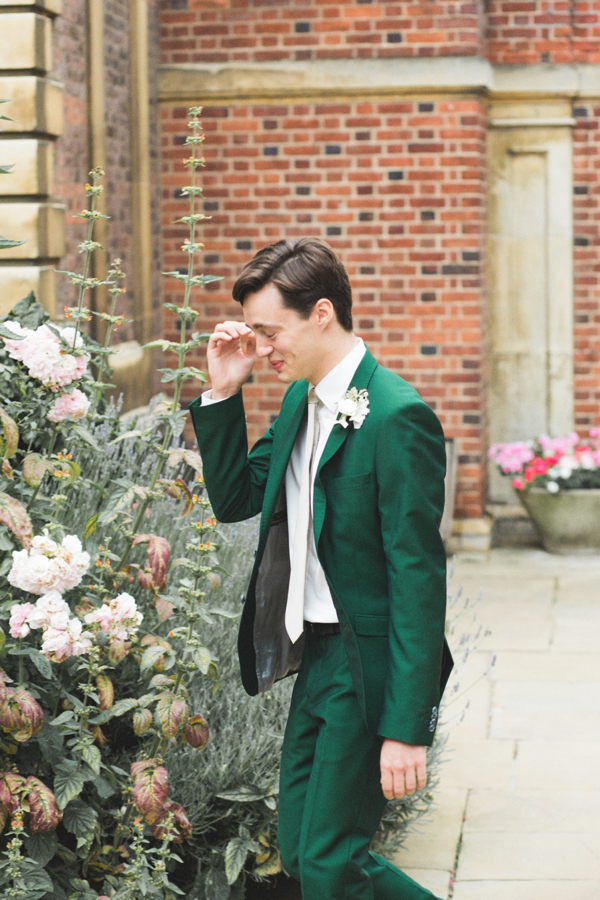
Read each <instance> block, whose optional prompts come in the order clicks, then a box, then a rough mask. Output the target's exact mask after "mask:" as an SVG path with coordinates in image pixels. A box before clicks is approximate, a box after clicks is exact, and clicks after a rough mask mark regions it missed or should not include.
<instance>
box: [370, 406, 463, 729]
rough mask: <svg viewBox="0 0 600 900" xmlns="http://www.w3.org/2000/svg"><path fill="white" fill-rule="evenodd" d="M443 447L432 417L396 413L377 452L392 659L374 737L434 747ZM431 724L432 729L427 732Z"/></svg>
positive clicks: (405, 410)
mask: <svg viewBox="0 0 600 900" xmlns="http://www.w3.org/2000/svg"><path fill="white" fill-rule="evenodd" d="M445 468H446V456H445V443H444V435H443V432H442V428H441V425H440V423H439V421H438V419H437V417H436V415H435V413H433V411H432V410H431V409H430V408H429V407H428V406H427V405H426V404H425V403H423V402H421V401H417V402H414V403H411V404H409V405H408V406H404V407H402V408H400V409H399V410H397V411H396V412H395V413H394V415H393V417H392V420H391V421H386V423H385V429H381V430H380V434H379V438H378V440H377V444H376V471H377V479H378V489H379V494H378V497H379V500H378V503H379V514H380V520H381V530H382V539H383V547H384V553H385V559H386V566H387V574H388V585H389V601H390V627H389V655H388V671H387V675H386V684H385V694H384V704H383V711H382V715H381V719H380V723H379V728H378V733H379V734H380V735H381V736H382V737H387V738H392V739H394V740H399V741H404V742H406V743H409V744H418V745H428V744H431V743H432V740H433V732H434V731H435V719H436V718H437V710H438V707H439V702H440V693H441V688H440V677H441V670H442V659H443V652H444V642H445V641H444V629H445V614H446V555H445V550H444V546H443V543H442V539H441V537H440V533H439V525H440V521H441V518H442V512H443V508H444V474H445ZM432 722H433V727H432Z"/></svg>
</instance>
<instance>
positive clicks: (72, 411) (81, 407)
mask: <svg viewBox="0 0 600 900" xmlns="http://www.w3.org/2000/svg"><path fill="white" fill-rule="evenodd" d="M89 408H90V401H89V400H88V398H87V397H86V395H85V394H84V393H83V391H80V390H79V388H75V390H74V391H72V392H71V393H70V394H60V395H59V396H58V397H57V398H56V400H55V401H54V404H53V406H52V408H51V409H50V412H49V413H48V418H49V419H50V421H51V422H63V421H64V420H65V419H69V418H71V419H83V418H84V416H85V415H86V414H87V411H88V409H89Z"/></svg>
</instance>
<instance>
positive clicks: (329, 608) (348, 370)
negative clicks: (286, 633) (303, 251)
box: [202, 338, 367, 622]
mask: <svg viewBox="0 0 600 900" xmlns="http://www.w3.org/2000/svg"><path fill="white" fill-rule="evenodd" d="M366 349H367V348H366V347H365V344H364V341H362V340H361V339H360V338H358V339H357V343H356V346H355V347H354V348H353V349H352V350H351V351H350V353H348V354H347V356H345V357H344V359H343V360H342V361H341V362H339V363H338V364H337V365H336V366H335V367H334V368H333V369H332V370H331V371H330V372H328V373H327V375H326V376H325V377H324V378H322V379H321V381H320V382H319V383H318V384H317V385H315V392H316V394H317V397H318V398H319V400H320V401H321V402H320V403H319V405H318V407H317V409H318V416H319V439H318V441H317V446H316V448H315V452H314V455H313V463H312V467H311V506H312V498H313V494H314V489H313V486H314V479H315V473H316V471H317V468H318V463H319V460H320V458H321V455H322V453H323V450H324V449H325V444H326V443H327V439H328V438H329V435H330V434H331V431H332V429H333V426H334V424H335V420H336V418H337V407H338V403H339V402H340V400H341V399H342V397H343V396H344V394H345V393H346V391H347V390H348V387H349V385H350V382H351V381H352V379H353V377H354V373H355V372H356V370H357V368H358V366H359V364H360V361H361V360H362V358H363V356H364V355H365V352H366ZM218 402H220V401H218V400H213V399H212V391H206V393H204V394H202V403H203V404H204V403H206V404H207V405H208V404H209V403H218ZM339 427H340V428H341V427H342V426H341V425H340V426H339ZM305 444H306V423H305V424H304V425H303V426H302V427H301V428H300V430H299V432H298V434H297V436H296V440H295V441H294V446H293V447H292V452H291V455H290V459H289V462H288V466H287V469H286V472H285V494H286V504H287V519H288V530H289V548H290V558H291V554H292V548H293V546H294V533H295V528H296V519H297V518H298V500H299V498H300V474H301V472H302V460H303V458H304V447H305ZM306 565H307V568H306V593H305V598H304V618H305V619H306V620H307V621H308V622H337V621H338V616H337V612H336V609H335V606H334V604H333V600H332V598H331V592H330V590H329V587H328V585H327V580H326V578H325V573H324V572H323V569H322V567H321V564H320V562H319V560H318V557H317V548H316V546H315V535H314V529H313V528H311V530H310V538H309V546H308V556H307V564H306Z"/></svg>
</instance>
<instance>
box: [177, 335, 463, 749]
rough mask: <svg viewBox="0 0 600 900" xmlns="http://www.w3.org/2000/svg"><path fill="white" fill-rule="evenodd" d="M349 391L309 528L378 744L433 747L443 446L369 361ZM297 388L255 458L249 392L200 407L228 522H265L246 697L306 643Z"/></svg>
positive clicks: (254, 587)
mask: <svg viewBox="0 0 600 900" xmlns="http://www.w3.org/2000/svg"><path fill="white" fill-rule="evenodd" d="M351 386H355V387H357V388H358V389H359V390H360V389H362V388H366V389H367V390H368V394H369V414H368V415H367V417H366V418H365V420H364V422H363V424H362V426H361V427H360V428H359V429H357V428H355V427H354V426H353V425H352V423H350V424H349V425H348V427H347V428H343V427H342V426H341V425H338V424H336V425H334V428H333V431H332V432H331V435H330V437H329V439H328V441H327V444H326V446H325V449H324V451H323V454H322V456H321V459H320V461H319V466H318V470H317V474H316V478H315V488H314V517H313V518H314V531H315V544H316V547H317V554H318V557H319V560H320V563H321V565H322V567H323V570H324V572H325V575H326V578H327V582H328V584H329V587H330V590H331V594H332V597H333V601H334V603H335V606H336V609H337V612H338V616H339V620H340V625H341V631H342V637H343V640H344V646H345V649H346V654H347V657H348V662H349V665H350V670H351V672H352V677H353V681H354V685H355V688H356V692H357V695H358V698H359V702H360V704H361V707H362V709H363V712H364V716H365V719H366V722H367V725H368V727H369V728H370V730H371V731H372V732H373V733H376V734H379V735H381V736H382V737H387V738H392V739H395V740H399V741H405V742H406V743H412V744H421V745H427V744H431V742H432V740H433V734H434V731H435V726H436V723H437V718H438V709H439V704H440V699H441V694H442V691H443V689H444V686H445V684H446V681H447V679H448V676H449V674H450V670H451V668H452V658H451V656H450V652H449V650H448V646H447V644H446V641H445V637H444V627H445V609H446V556H445V552H444V547H443V544H442V540H441V538H440V534H439V523H440V521H441V516H442V511H443V504H444V474H445V445H444V436H443V432H442V428H441V426H440V423H439V421H438V419H437V417H436V416H435V414H434V413H433V411H432V410H431V409H430V407H429V406H427V404H426V403H424V402H423V400H422V399H421V398H420V397H419V395H418V394H417V392H416V391H415V390H414V389H413V388H412V387H410V386H409V385H408V384H407V383H406V382H405V381H404V380H403V379H402V378H400V377H399V376H397V375H395V374H393V373H391V372H389V371H388V370H387V369H384V368H383V367H381V366H380V365H378V363H377V362H376V361H375V359H374V358H373V356H372V355H371V354H370V353H369V352H368V351H367V352H366V354H365V356H364V357H363V359H362V361H361V363H360V365H359V367H358V369H357V370H356V373H355V376H354V378H353V380H352V383H351ZM307 390H308V385H307V382H306V381H300V382H296V383H294V384H292V385H291V386H290V388H289V389H288V391H287V393H286V395H285V397H284V400H283V403H282V407H281V412H280V415H279V417H278V419H277V420H276V422H275V423H274V424H273V425H272V426H271V428H269V430H268V431H267V433H266V434H265V435H264V436H263V437H262V438H261V439H260V440H259V441H257V443H256V444H255V445H254V446H253V448H252V450H251V451H250V452H249V453H248V444H247V436H246V423H245V417H244V408H243V403H242V399H241V391H240V392H239V393H238V394H236V395H235V396H233V397H230V398H229V399H227V400H224V401H222V402H220V403H217V404H210V405H207V406H202V402H201V397H200V398H198V399H197V400H195V401H194V402H193V403H192V404H191V414H192V419H193V423H194V427H195V430H196V435H197V438H198V444H199V448H200V453H201V455H202V459H203V463H204V479H205V482H206V487H207V490H208V495H209V498H210V501H211V504H212V507H213V510H214V512H215V515H216V517H217V518H218V519H219V520H220V521H222V522H234V521H240V520H241V519H246V518H249V517H251V516H254V515H256V514H257V513H259V512H262V516H261V523H260V536H259V543H258V549H257V551H256V559H255V563H254V568H253V572H252V576H251V579H250V585H249V588H248V593H247V597H246V602H245V604H244V610H243V614H242V620H241V625H240V633H239V642H238V647H239V655H240V665H241V673H242V680H243V683H244V686H245V688H246V690H247V691H248V693H250V694H256V693H257V692H258V691H265V690H268V689H269V688H270V687H271V685H272V684H273V682H274V681H276V680H278V679H280V678H283V677H284V676H286V675H288V674H291V673H292V672H295V671H297V669H298V668H299V665H300V661H301V657H302V645H303V638H300V640H299V641H297V642H296V644H294V645H292V644H291V643H290V641H289V639H288V636H287V633H286V631H285V625H284V614H285V604H286V599H287V587H288V582H289V572H290V565H289V549H288V530H287V517H286V511H285V471H286V467H287V464H288V460H289V457H290V453H291V451H292V447H293V445H294V441H295V439H296V435H297V433H298V429H299V427H300V425H301V423H302V420H303V417H304V416H305V415H306V408H307Z"/></svg>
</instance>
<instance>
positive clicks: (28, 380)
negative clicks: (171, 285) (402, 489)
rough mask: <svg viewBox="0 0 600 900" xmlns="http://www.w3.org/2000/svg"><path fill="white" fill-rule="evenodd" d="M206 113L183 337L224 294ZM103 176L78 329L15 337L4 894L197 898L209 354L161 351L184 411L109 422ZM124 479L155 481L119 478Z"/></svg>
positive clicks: (1, 792)
mask: <svg viewBox="0 0 600 900" xmlns="http://www.w3.org/2000/svg"><path fill="white" fill-rule="evenodd" d="M199 112H200V111H199V110H197V109H196V110H192V117H191V121H190V123H189V125H190V130H191V134H190V136H189V137H188V144H189V145H190V148H191V155H190V158H189V159H188V160H187V161H186V165H187V166H188V168H189V169H190V171H191V182H192V183H191V185H190V186H189V187H188V188H187V189H186V191H185V192H186V194H187V196H188V197H189V198H190V214H189V216H187V217H185V221H186V222H187V224H188V225H189V227H190V239H189V240H188V241H186V242H185V244H184V248H183V249H184V252H185V253H186V254H187V255H188V258H189V268H188V272H187V274H186V275H185V276H182V275H180V273H175V276H176V277H178V278H180V280H183V281H184V282H185V288H186V290H185V298H184V302H183V305H182V306H181V307H180V308H175V309H174V310H173V311H174V312H175V313H176V314H177V315H178V316H179V317H180V319H181V320H182V321H183V322H187V321H189V320H191V319H192V318H193V317H194V316H195V313H194V312H193V311H192V310H191V306H190V295H191V291H192V289H193V288H195V287H197V286H202V285H203V284H206V283H207V282H208V281H211V280H213V277H212V276H194V274H193V256H194V253H196V252H197V250H198V249H199V246H200V245H199V244H197V242H196V241H195V236H194V231H195V228H196V225H197V223H198V221H199V220H200V219H201V218H203V216H201V215H198V214H196V213H195V204H196V203H197V198H198V197H200V196H201V189H200V188H199V187H198V186H197V184H196V178H197V169H198V168H199V167H200V166H202V165H203V160H202V159H201V157H200V156H199V154H198V149H199V147H200V145H201V143H202V141H203V136H202V135H201V133H200V129H201V125H200V122H199ZM90 174H91V183H90V184H88V185H86V193H87V196H88V198H89V206H88V208H87V209H84V210H83V211H82V213H81V217H82V218H83V219H84V220H85V221H86V223H87V234H86V238H85V240H84V241H83V242H82V243H81V244H80V251H81V253H82V254H83V258H84V266H83V275H78V274H77V273H67V274H68V275H69V277H70V279H71V281H72V282H73V283H74V284H76V285H77V286H78V287H79V298H78V303H77V305H76V306H75V307H72V308H70V309H67V310H66V314H67V317H68V318H69V319H70V323H69V324H68V326H67V327H64V326H58V325H54V324H52V323H50V322H49V321H48V319H47V317H46V315H45V313H44V312H43V310H42V309H41V307H40V306H39V305H38V304H36V303H35V301H34V299H33V298H32V297H29V298H26V299H25V300H24V301H22V302H21V303H20V304H18V305H17V307H15V309H13V311H12V312H11V314H10V315H9V316H8V317H4V319H3V321H2V323H1V324H0V338H1V339H2V348H3V349H2V354H1V359H0V381H1V382H2V387H3V391H2V401H1V403H0V462H1V476H0V478H1V481H0V626H1V630H0V826H2V827H3V828H4V831H5V834H4V835H3V836H2V838H1V839H0V840H1V842H3V844H4V848H5V849H4V855H3V856H2V857H0V891H1V893H2V896H7V897H10V896H12V897H22V898H27V900H34V898H36V897H39V898H42V897H53V898H57V900H61V898H67V897H68V898H71V897H73V898H81V900H87V898H93V900H96V898H97V896H98V893H99V892H102V894H103V895H108V894H110V895H111V896H114V897H117V898H134V897H138V896H160V897H163V898H167V897H174V896H176V895H177V894H181V893H182V891H181V889H180V888H178V887H177V885H176V884H175V882H174V881H173V880H172V872H173V870H174V869H176V867H177V865H178V862H180V861H181V857H179V855H178V854H176V853H174V850H173V848H174V845H175V844H177V845H181V844H182V843H183V842H184V841H185V840H187V839H188V838H189V837H190V834H191V824H190V822H189V819H188V817H187V815H186V812H185V810H184V808H183V806H182V805H181V804H180V803H179V800H178V797H177V794H176V792H175V791H174V790H173V787H172V785H171V782H170V775H169V770H168V768H167V766H166V765H165V759H166V756H167V754H168V752H169V753H170V754H171V755H172V754H173V752H174V749H175V748H176V747H181V746H185V747H186V748H188V749H189V751H190V752H193V753H194V754H197V753H198V752H199V750H200V749H201V748H202V747H204V746H205V744H206V742H207V740H208V737H209V731H208V725H207V723H206V720H205V718H204V715H203V711H202V710H201V709H199V708H198V707H196V706H195V702H196V700H195V697H194V696H193V694H192V691H193V690H194V687H195V684H196V683H197V682H198V681H201V680H207V681H208V682H209V683H210V684H211V686H212V687H214V686H216V684H217V681H218V677H219V676H218V669H217V665H216V662H215V659H214V654H213V652H212V650H211V649H209V648H208V647H207V646H206V642H205V637H204V634H203V629H204V626H205V625H206V624H210V623H212V622H214V619H215V616H217V615H221V614H223V613H221V612H220V611H218V610H213V609H212V608H211V607H210V604H207V603H206V602H205V598H206V596H207V595H210V593H211V592H212V590H213V586H214V584H215V583H216V581H217V580H218V579H219V578H220V575H221V574H222V573H223V570H222V568H221V567H220V565H219V563H218V560H217V556H216V554H217V552H218V549H219V540H220V538H219V532H218V530H217V528H216V522H215V520H214V518H213V517H212V516H211V512H210V507H209V503H208V500H207V499H206V497H205V494H204V485H203V481H202V476H201V461H200V458H199V457H198V455H197V454H196V453H194V452H193V451H191V450H189V449H187V448H186V447H185V446H183V444H182V442H181V434H182V431H183V425H184V419H185V413H184V412H183V411H182V410H181V409H180V408H179V396H180V393H181V386H182V384H183V382H184V381H185V380H186V379H188V378H200V379H202V377H203V376H202V373H201V372H199V371H198V370H196V369H192V368H191V367H186V366H185V356H186V353H187V351H188V350H190V349H191V348H192V347H196V346H198V344H200V343H201V341H202V340H203V336H202V335H198V334H195V335H192V337H191V338H188V337H186V330H185V328H184V327H183V328H182V329H181V340H180V342H179V343H176V342H172V343H171V342H169V343H168V344H167V345H166V346H165V347H164V349H165V350H167V351H169V352H171V353H175V355H176V367H175V368H173V369H171V368H168V369H167V368H166V369H163V370H162V371H163V381H165V382H170V383H171V384H172V385H173V398H172V400H171V401H169V402H165V403H163V404H161V405H159V406H157V407H156V408H155V409H154V410H153V412H152V414H151V415H150V417H149V418H148V419H147V420H146V421H144V422H142V423H137V424H136V423H134V424H131V423H129V424H128V423H126V422H125V423H124V422H123V420H121V419H120V418H119V415H118V410H117V409H116V408H115V406H114V405H111V404H106V402H105V400H104V397H103V394H104V391H105V390H106V388H107V387H108V386H109V382H108V377H109V375H110V371H109V369H108V362H107V358H108V355H109V353H110V347H109V344H110V339H111V332H112V331H113V329H114V328H115V327H117V326H118V324H119V323H120V321H122V318H121V317H120V316H119V315H118V314H117V312H116V304H117V302H118V298H119V296H120V294H121V292H122V288H121V286H120V281H121V279H122V277H123V273H122V272H121V270H120V267H119V262H118V261H115V263H114V264H113V265H112V266H111V268H110V270H109V275H108V279H107V282H106V284H107V286H108V291H109V294H110V295H111V297H112V304H111V309H110V312H108V313H98V312H95V311H93V310H91V309H89V308H87V307H86V306H85V305H84V300H85V299H86V295H87V294H88V293H89V291H91V290H93V289H94V288H95V287H96V286H97V285H98V283H99V282H98V281H97V280H95V279H93V278H90V277H88V274H87V273H88V271H89V264H90V258H91V254H92V253H94V252H99V250H100V249H101V248H100V246H99V245H98V244H97V243H96V242H95V241H94V240H93V228H94V223H95V222H96V221H97V220H98V219H99V218H100V213H98V212H97V211H96V209H95V206H96V201H97V198H98V196H99V194H100V192H101V190H102V187H101V185H100V184H99V179H100V177H101V175H102V172H101V171H100V170H94V171H92V173H90ZM92 315H97V316H99V317H100V319H101V320H103V322H104V324H105V326H106V329H105V333H106V338H105V342H104V345H103V346H99V345H98V344H96V343H94V342H92V341H90V340H89V338H87V337H86V336H85V335H84V334H83V332H82V324H83V323H84V322H85V321H87V320H88V319H89V318H90V317H91V316H92ZM4 388H5V389H4ZM125 461H131V462H136V461H138V462H139V463H140V464H139V465H138V466H136V467H135V468H133V469H132V468H131V467H130V468H129V470H128V471H126V472H125V471H123V472H122V474H119V473H118V468H119V466H118V465H117V466H116V469H117V471H116V469H115V463H120V464H121V469H123V465H122V464H123V463H124V462H125ZM155 509H162V510H163V513H164V511H165V510H166V509H168V516H167V515H164V514H163V515H162V516H161V517H157V516H153V510H155ZM174 521H177V524H178V528H177V529H173V522H174ZM161 522H162V526H163V528H164V530H163V531H162V533H159V532H158V531H156V530H154V527H155V525H158V524H160V523H161ZM174 531H176V534H177V539H178V542H179V543H178V546H177V548H176V549H177V551H178V552H177V553H176V554H174V553H173V552H172V547H173V545H174V544H175V543H176V542H174V541H173V539H172V538H173V532H174ZM224 615H226V616H228V617H229V616H230V615H231V614H230V613H228V612H225V613H224ZM8 828H10V829H12V831H7V829H8Z"/></svg>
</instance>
